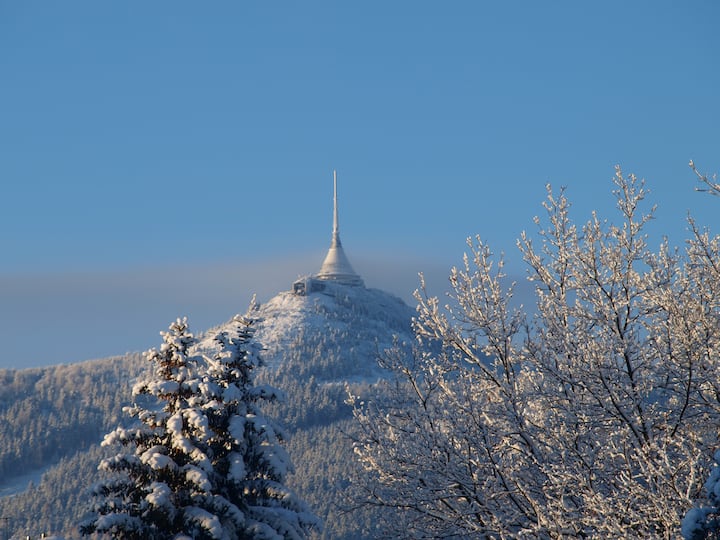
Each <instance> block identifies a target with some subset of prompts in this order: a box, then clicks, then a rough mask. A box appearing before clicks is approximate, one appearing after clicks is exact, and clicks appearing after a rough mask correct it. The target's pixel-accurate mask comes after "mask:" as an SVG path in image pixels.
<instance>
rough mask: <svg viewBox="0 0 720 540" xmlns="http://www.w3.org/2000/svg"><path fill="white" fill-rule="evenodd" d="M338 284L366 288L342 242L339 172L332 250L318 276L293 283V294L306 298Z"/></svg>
mask: <svg viewBox="0 0 720 540" xmlns="http://www.w3.org/2000/svg"><path fill="white" fill-rule="evenodd" d="M329 282H331V283H338V284H340V285H349V286H351V287H364V286H365V283H364V282H363V280H362V278H361V277H360V276H359V275H358V274H356V273H355V270H353V267H352V266H351V265H350V261H349V260H348V258H347V255H345V250H344V249H343V247H342V243H341V242H340V226H339V222H338V196H337V171H333V231H332V240H331V242H330V249H329V250H328V253H327V255H326V256H325V260H324V261H323V263H322V266H321V267H320V271H319V272H318V273H317V274H313V275H310V276H305V277H302V278H300V279H298V280H297V281H296V282H295V283H293V288H292V290H293V292H294V293H295V294H298V295H301V296H304V295H307V294H310V293H312V292H316V291H322V290H325V287H326V284H327V283H329Z"/></svg>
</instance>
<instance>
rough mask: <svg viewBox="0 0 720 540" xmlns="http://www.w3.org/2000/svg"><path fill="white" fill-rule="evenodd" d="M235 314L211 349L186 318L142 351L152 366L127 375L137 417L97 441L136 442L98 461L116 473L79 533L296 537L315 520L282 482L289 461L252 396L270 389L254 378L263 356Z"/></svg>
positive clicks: (98, 491)
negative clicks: (202, 350)
mask: <svg viewBox="0 0 720 540" xmlns="http://www.w3.org/2000/svg"><path fill="white" fill-rule="evenodd" d="M234 322H235V324H234V326H233V327H232V330H231V331H225V332H221V333H220V334H218V336H217V337H216V342H217V344H218V346H219V349H218V350H217V351H215V352H213V353H212V354H211V355H201V354H199V353H198V352H197V350H196V348H195V347H194V346H195V345H196V344H197V341H196V340H195V338H194V337H193V335H192V334H191V333H190V332H189V330H188V325H187V321H186V320H184V319H183V320H180V319H178V320H177V321H175V322H174V323H173V324H171V325H170V329H169V331H168V332H165V333H162V336H163V344H162V346H161V347H160V349H159V350H156V349H152V350H150V351H149V352H148V353H147V359H148V360H149V361H150V362H152V363H153V364H154V373H153V376H151V377H150V378H148V379H147V380H144V381H141V382H139V383H137V384H136V385H135V387H134V388H133V394H134V395H135V396H136V403H135V404H134V405H133V406H132V407H128V408H126V412H127V413H128V414H129V415H130V416H131V417H134V418H136V419H137V420H138V421H139V425H136V426H134V427H132V428H123V427H118V428H117V429H115V430H114V431H112V432H111V433H109V434H108V435H107V436H106V437H105V440H104V441H103V444H104V445H110V444H115V443H120V444H122V445H123V446H125V447H134V452H133V453H131V454H128V453H119V454H117V455H116V456H114V457H112V458H109V459H105V460H103V461H102V462H101V465H100V469H101V470H104V471H108V472H110V473H115V474H112V478H111V479H110V480H107V481H104V482H100V483H99V484H97V485H96V486H95V487H94V493H95V495H96V496H97V498H98V499H99V501H98V502H97V503H96V504H95V513H96V516H94V517H93V518H92V519H91V520H89V521H87V522H85V523H84V524H83V525H82V526H81V532H82V533H83V534H92V533H93V532H99V533H105V534H110V535H111V536H113V537H116V538H152V539H155V538H157V539H164V538H175V537H179V536H184V535H188V536H191V537H193V538H199V539H200V538H267V539H271V538H272V539H275V538H292V539H296V538H304V537H305V536H307V534H308V532H309V530H310V528H311V527H312V526H314V525H316V524H317V523H316V520H315V518H314V516H312V515H311V514H310V513H309V512H308V511H307V509H306V508H305V505H304V504H303V503H302V502H301V501H300V500H298V499H297V498H296V497H295V496H294V495H293V494H292V493H291V492H290V491H289V490H288V489H287V488H285V487H284V486H283V484H282V482H283V480H284V478H285V474H286V473H287V472H288V471H289V470H290V469H291V467H292V465H291V463H290V460H289V458H288V456H287V454H286V453H285V452H284V449H283V448H282V446H281V445H280V441H281V439H282V437H281V434H280V432H279V431H278V430H277V429H276V428H275V427H274V425H273V424H272V422H270V421H269V420H267V419H265V418H264V417H263V416H262V414H261V413H260V410H259V407H258V405H257V402H258V401H259V400H263V399H265V400H272V399H275V398H276V395H277V394H276V392H275V391H273V390H271V389H269V388H254V387H253V385H252V377H251V372H252V370H253V369H254V368H256V367H258V366H260V365H261V360H260V357H259V356H258V354H257V353H258V346H257V344H255V343H253V342H252V341H251V339H252V326H251V321H250V320H249V319H246V318H241V317H238V318H236V319H235V321H234Z"/></svg>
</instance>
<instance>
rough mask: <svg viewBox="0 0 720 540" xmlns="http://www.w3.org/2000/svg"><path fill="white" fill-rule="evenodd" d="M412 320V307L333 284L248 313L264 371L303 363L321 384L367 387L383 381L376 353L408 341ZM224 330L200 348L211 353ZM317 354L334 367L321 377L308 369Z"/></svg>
mask: <svg viewBox="0 0 720 540" xmlns="http://www.w3.org/2000/svg"><path fill="white" fill-rule="evenodd" d="M413 315H414V310H413V309H412V308H410V307H409V306H408V305H407V304H405V303H404V302H403V301H402V300H401V299H399V298H397V297H396V296H393V295H391V294H390V293H387V292H384V291H381V290H378V289H369V288H365V287H357V286H350V285H343V284H340V283H332V282H328V283H327V284H325V287H324V290H322V291H315V292H311V293H309V294H307V295H300V294H295V293H293V292H290V291H285V292H281V293H279V294H278V295H276V296H275V297H273V298H272V299H270V300H269V301H268V302H266V303H264V304H260V305H258V306H257V308H256V310H255V311H254V313H253V316H254V317H255V318H256V319H257V323H256V333H255V337H256V339H257V340H258V341H259V342H260V343H261V344H262V346H263V347H264V349H265V350H266V352H265V354H264V358H265V360H266V364H267V367H268V369H269V370H273V371H275V370H281V371H282V370H287V369H288V368H289V367H290V365H291V364H294V363H295V362H305V363H306V364H307V365H306V366H305V367H306V368H308V369H309V370H310V371H313V373H312V375H313V376H315V377H316V379H318V380H321V381H323V382H342V381H360V380H363V381H367V382H372V380H376V379H377V378H378V377H382V375H383V373H382V372H381V371H380V370H379V368H378V366H377V362H376V359H377V357H378V354H380V353H382V352H383V351H384V350H385V349H388V348H390V347H391V346H392V345H393V342H394V340H398V341H400V342H406V343H410V342H411V341H412V339H413V336H412V331H411V319H412V317H413ZM226 324H229V323H226ZM224 326H225V325H221V326H219V327H217V328H213V329H212V330H209V331H208V332H206V333H205V335H204V338H203V339H202V341H201V344H200V346H201V347H202V348H203V349H205V350H210V349H212V348H213V346H214V345H213V336H214V335H216V333H217V332H218V331H222V329H223V328H224ZM303 352H304V353H305V358H302V354H303ZM317 354H319V355H321V356H323V357H324V359H325V360H326V361H327V360H328V359H329V358H330V357H334V358H335V360H336V362H335V363H334V365H332V366H328V367H329V369H328V370H327V371H325V372H323V371H318V370H313V369H311V367H312V364H313V363H314V360H315V361H316V360H318V359H317V358H316V357H315V356H316V355H317ZM320 363H321V364H326V363H327V362H320ZM316 367H319V366H316Z"/></svg>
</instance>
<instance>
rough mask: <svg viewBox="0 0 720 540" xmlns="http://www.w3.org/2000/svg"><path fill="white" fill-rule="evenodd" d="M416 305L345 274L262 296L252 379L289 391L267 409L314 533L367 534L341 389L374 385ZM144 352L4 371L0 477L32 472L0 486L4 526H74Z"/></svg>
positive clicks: (20, 533)
mask: <svg viewBox="0 0 720 540" xmlns="http://www.w3.org/2000/svg"><path fill="white" fill-rule="evenodd" d="M412 314H413V310H412V309H411V308H409V307H408V306H406V305H405V304H403V303H402V302H401V301H400V300H398V299H397V298H395V297H392V296H390V295H387V294H386V293H382V292H381V291H375V290H372V289H364V288H351V287H342V286H337V287H330V288H329V290H328V291H326V293H325V294H314V295H310V296H306V297H301V296H295V295H291V294H290V293H281V294H280V295H278V297H276V298H274V299H273V300H271V301H270V302H268V303H267V304H266V305H261V306H259V307H258V308H257V311H256V315H257V318H258V339H261V343H263V345H264V346H265V347H266V351H265V357H266V359H267V363H268V365H267V367H266V368H263V369H262V370H261V371H260V372H259V373H258V382H261V383H262V382H267V383H270V384H272V385H274V386H275V387H277V388H279V389H280V390H281V391H282V392H283V393H284V394H285V401H284V402H283V403H279V404H275V405H273V406H272V407H271V408H269V409H268V410H267V411H266V413H267V414H270V415H271V416H275V417H277V418H279V419H280V420H281V423H282V424H284V425H285V427H286V430H287V433H288V435H289V440H288V443H287V448H288V451H289V453H290V456H291V458H292V460H293V462H294V464H295V469H296V472H295V473H294V474H293V475H291V476H290V478H289V481H288V485H289V486H290V487H292V488H293V489H295V490H296V492H297V493H298V495H299V496H300V497H302V498H303V499H304V500H305V501H306V502H307V503H308V504H309V505H310V507H311V509H312V510H313V511H314V512H315V513H316V514H317V515H318V516H319V517H320V518H321V519H323V520H324V522H325V526H324V529H323V531H322V532H320V533H318V538H328V539H330V538H370V537H372V527H373V523H374V522H375V519H374V518H373V516H372V515H371V514H370V513H369V512H368V511H367V510H364V511H355V512H348V511H347V510H348V509H347V503H346V502H345V501H344V500H343V494H344V492H345V490H346V488H347V483H348V481H349V478H350V472H351V467H353V466H354V463H355V462H354V459H353V452H352V445H351V442H350V440H349V439H348V437H347V433H348V432H350V431H352V430H353V429H354V422H352V420H351V419H352V410H351V408H350V406H349V405H347V404H346V403H345V401H346V399H347V393H348V388H349V386H348V385H352V391H353V393H355V394H363V393H367V392H368V391H370V389H371V388H372V386H373V382H374V381H376V380H377V378H378V377H379V376H381V375H382V373H381V372H379V370H378V368H377V364H376V361H375V359H376V356H377V354H378V353H379V352H380V351H381V350H383V349H384V348H386V347H389V346H390V345H391V344H392V342H393V339H394V337H395V336H398V337H399V338H400V339H401V340H409V339H410V318H411V316H412ZM190 323H191V324H192V321H190ZM195 330H196V332H197V330H202V329H195ZM198 333H199V332H198ZM210 334H212V332H208V335H210ZM145 364H146V362H145V361H144V359H143V355H142V354H131V355H128V356H123V357H117V358H110V359H106V360H99V361H93V362H84V363H78V364H73V365H68V366H55V367H48V368H41V369H32V370H19V371H3V372H0V381H2V389H1V390H0V408H1V412H0V414H2V425H1V426H0V451H2V457H1V459H0V468H1V470H2V472H3V477H2V478H3V481H2V482H1V483H0V489H3V488H6V487H8V486H13V485H15V484H16V483H17V482H16V481H15V480H16V479H17V478H18V477H21V476H22V475H27V474H29V473H33V472H36V473H37V474H38V481H36V482H33V485H31V487H30V488H29V489H27V490H25V491H22V492H20V493H18V494H15V495H10V496H6V497H3V498H0V518H6V519H3V522H2V523H4V524H5V525H6V527H7V530H8V532H9V533H11V534H15V535H16V536H17V537H25V536H27V535H29V536H31V537H39V536H40V535H41V534H42V533H46V534H49V533H62V534H63V535H65V536H66V537H68V538H79V533H78V531H77V524H78V522H79V521H80V520H81V519H82V517H83V516H84V515H85V513H86V512H87V503H88V493H87V490H88V488H89V487H90V486H91V485H92V484H93V483H94V482H96V481H97V480H98V479H99V478H100V477H99V476H98V475H99V473H98V472H97V465H98V463H99V462H100V460H101V459H102V457H104V456H106V455H108V454H109V453H111V452H112V451H113V450H112V449H107V448H101V447H100V446H99V443H100V441H101V440H102V437H103V435H104V434H105V433H107V432H108V431H109V430H111V429H112V428H114V427H115V426H117V425H118V423H128V422H129V419H128V418H127V417H126V416H125V415H123V413H122V407H123V406H125V405H127V404H129V403H130V402H131V399H132V396H131V390H132V384H133V380H134V379H136V378H137V376H138V375H139V374H140V373H141V372H142V370H143V369H145ZM2 523H0V524H2Z"/></svg>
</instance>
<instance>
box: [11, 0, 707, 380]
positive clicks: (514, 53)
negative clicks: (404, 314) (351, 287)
mask: <svg viewBox="0 0 720 540" xmlns="http://www.w3.org/2000/svg"><path fill="white" fill-rule="evenodd" d="M719 22H720V4H718V3H717V2H714V1H710V0H708V1H698V2H687V3H680V2H670V1H639V2H613V1H610V2H596V3H588V2H574V1H573V2H570V1H567V2H552V3H550V2H548V3H546V2H530V1H528V2H470V1H467V2H432V3H431V2H373V1H370V2H312V1H311V2H303V3H300V2H294V3H290V2H285V3H283V2H279V3H270V2H213V3H211V4H202V5H201V4H199V3H193V2H162V1H158V2H148V3H140V2H123V3H120V2H117V3H109V2H91V1H88V2H79V1H78V2H74V1H73V2H52V3H51V2H35V1H26V2H10V1H2V0H0V73H1V75H0V80H1V84H0V179H2V187H3V190H2V196H0V231H1V233H0V340H2V343H3V345H2V347H1V349H2V350H3V353H2V355H1V356H0V367H3V366H14V367H24V366H35V365H42V364H51V363H59V362H72V361H79V360H84V359H88V358H94V357H103V356H108V355H111V354H120V353H124V352H125V351H128V350H139V349H144V348H147V347H149V346H152V345H154V344H156V343H157V342H158V340H159V338H158V335H157V332H158V331H159V330H162V329H164V328H165V327H166V326H167V323H169V321H170V320H171V319H173V318H175V317H176V316H179V315H188V316H189V317H190V322H191V326H192V327H194V328H195V329H196V330H198V331H199V330H203V329H205V328H207V327H208V326H210V325H212V324H216V323H220V322H222V321H224V320H225V319H227V318H228V317H230V316H231V315H232V314H234V313H236V312H239V311H243V309H244V307H245V306H246V304H247V300H248V298H249V295H250V294H251V293H252V292H253V291H255V292H257V293H258V296H259V298H260V299H261V300H263V299H267V298H269V297H270V296H271V295H272V294H273V293H274V292H277V291H278V290H281V289H286V288H288V286H289V283H290V281H291V280H292V279H293V278H295V277H296V276H297V275H299V274H305V273H309V272H313V271H315V270H317V268H318V267H319V264H320V262H321V260H322V257H323V255H324V251H325V250H326V249H327V246H328V244H329V240H330V226H331V206H330V204H331V189H332V170H333V168H336V169H337V170H338V175H339V180H340V204H341V207H340V213H341V235H342V238H343V242H344V245H345V247H346V249H347V251H348V254H349V256H350V258H351V261H352V262H353V264H354V265H355V267H356V269H357V270H358V271H359V272H361V273H362V274H363V276H364V277H365V281H366V282H367V283H368V284H369V285H371V286H375V287H379V288H384V289H387V290H390V291H391V292H395V293H396V294H398V295H401V296H403V297H404V298H409V296H410V292H411V291H412V289H413V288H414V287H415V286H416V283H417V281H416V275H417V272H418V271H425V272H427V273H428V274H429V275H431V276H432V281H431V283H432V285H433V287H435V288H436V292H442V287H443V277H444V276H445V275H446V274H447V270H448V269H449V268H450V266H452V265H453V264H456V263H459V262H460V260H461V256H462V253H463V250H464V248H465V244H464V242H465V238H466V237H467V236H468V235H474V234H480V235H481V236H482V237H483V238H485V239H487V240H488V241H489V242H490V243H491V244H492V245H493V246H494V247H495V249H496V250H497V251H498V252H500V251H504V252H506V253H507V256H508V259H509V263H510V270H511V272H517V273H518V274H522V272H523V269H522V265H521V263H520V261H519V260H518V257H517V255H516V254H515V247H514V245H515V238H517V236H518V235H519V234H520V232H521V231H522V230H525V229H527V230H530V231H532V230H534V225H533V224H532V217H533V216H534V215H537V214H540V213H541V212H542V208H541V206H540V203H541V202H542V200H543V199H544V196H545V187H544V186H545V184H546V183H548V182H550V183H551V184H553V186H556V187H559V186H567V190H568V191H567V192H568V195H569V197H570V199H571V200H572V201H573V204H574V206H573V209H574V210H573V211H574V215H575V217H576V218H577V219H578V220H579V221H583V220H585V219H586V218H587V217H588V215H589V213H590V211H591V210H593V209H597V210H598V211H599V212H600V213H601V215H607V216H611V215H612V208H613V199H612V196H611V194H610V191H611V188H612V185H611V182H610V180H611V178H612V176H613V173H614V169H613V167H614V165H615V164H620V165H621V166H622V167H623V169H624V170H625V171H626V172H634V173H636V174H637V175H638V176H641V177H643V178H645V179H646V180H647V183H648V187H649V189H650V190H651V191H652V195H651V198H652V201H653V202H655V203H657V204H658V206H659V208H658V211H657V219H656V220H655V221H654V222H653V223H652V228H651V232H652V233H653V234H655V235H657V237H659V236H661V235H663V234H668V235H670V237H671V238H672V239H675V240H676V242H677V243H679V242H681V241H682V239H683V238H684V235H685V224H684V219H685V217H686V215H687V212H688V210H692V212H693V214H694V215H695V216H696V218H697V220H698V221H699V222H700V223H702V224H704V225H708V226H709V227H710V228H711V229H713V230H715V231H717V230H718V229H719V228H720V223H719V221H720V220H719V219H718V217H717V216H718V215H720V213H718V205H719V204H720V201H718V200H717V199H715V198H711V197H707V196H705V197H703V196H702V195H700V194H697V193H694V192H693V176H692V173H691V171H690V170H689V168H688V166H687V162H688V160H689V159H691V158H692V159H694V160H695V162H696V163H697V164H698V166H699V167H700V168H701V169H702V170H704V171H707V172H710V173H712V172H713V171H718V170H720V155H719V153H718V149H719V148H720V144H719V143H720V130H719V129H718V123H719V120H720V100H719V99H718V88H720V84H719V83H720V80H719V79H720V70H718V59H719V58H720V39H719V38H718V32H717V25H718V23H719Z"/></svg>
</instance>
